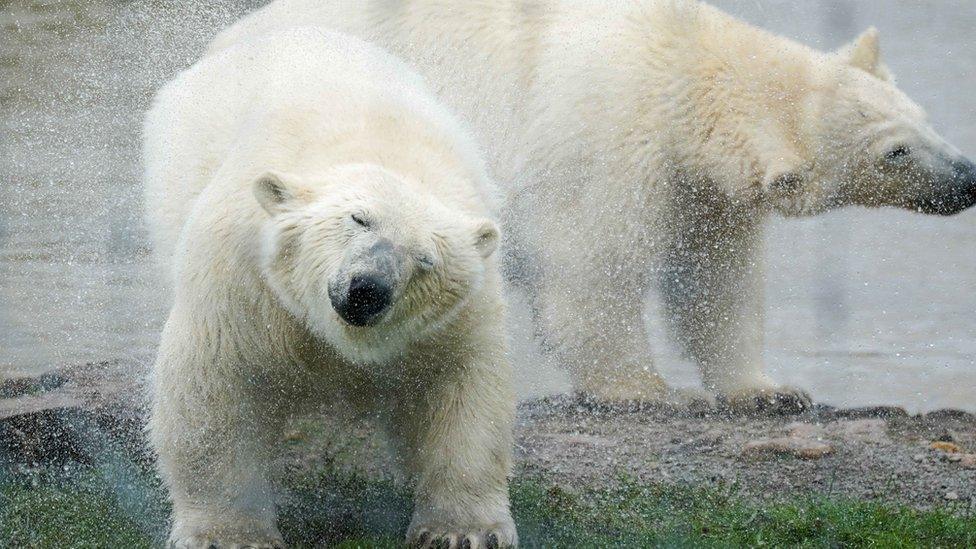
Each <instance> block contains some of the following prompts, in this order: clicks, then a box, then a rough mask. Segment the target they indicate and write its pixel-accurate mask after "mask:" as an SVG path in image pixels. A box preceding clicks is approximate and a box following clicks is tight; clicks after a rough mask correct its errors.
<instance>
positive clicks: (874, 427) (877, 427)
mask: <svg viewBox="0 0 976 549" xmlns="http://www.w3.org/2000/svg"><path fill="white" fill-rule="evenodd" d="M829 430H830V431H831V432H832V433H834V434H836V435H839V436H841V437H843V438H845V439H847V440H854V441H859V442H875V443H877V442H884V441H885V440H887V439H888V424H887V423H886V422H885V420H883V419H854V420H846V421H838V422H836V423H833V424H831V425H830V426H829Z"/></svg>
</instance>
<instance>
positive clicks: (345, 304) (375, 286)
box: [329, 273, 393, 326]
mask: <svg viewBox="0 0 976 549" xmlns="http://www.w3.org/2000/svg"><path fill="white" fill-rule="evenodd" d="M333 288H334V286H333V287H331V288H330V289H329V299H330V300H331V301H332V307H333V308H334V309H335V310H336V312H337V313H339V316H340V317H342V319H343V320H345V321H346V322H347V323H349V324H351V325H352V326H373V325H374V324H376V323H377V322H378V321H379V320H380V318H381V317H382V316H383V313H384V312H386V310H387V309H389V308H390V305H391V304H392V303H393V286H392V285H391V284H390V283H389V282H387V281H386V280H385V279H384V277H383V276H382V275H380V274H374V273H366V274H357V275H355V276H353V277H351V278H350V279H349V284H348V285H347V286H346V287H345V288H344V289H342V290H334V289H333Z"/></svg>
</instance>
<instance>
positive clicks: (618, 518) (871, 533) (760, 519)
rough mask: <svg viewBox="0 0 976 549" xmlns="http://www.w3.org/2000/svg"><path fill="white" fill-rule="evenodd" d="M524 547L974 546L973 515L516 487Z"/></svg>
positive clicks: (731, 492)
mask: <svg viewBox="0 0 976 549" xmlns="http://www.w3.org/2000/svg"><path fill="white" fill-rule="evenodd" d="M513 507H514V509H515V514H516V522H517V523H518V525H519V531H520V535H521V536H522V538H523V539H524V540H525V542H526V543H525V544H524V545H525V546H526V547H542V546H546V547H553V546H560V547H620V546H645V547H646V546H659V547H660V546H664V547H703V546H710V547H725V546H750V547H756V546H773V547H782V546H790V547H837V546H853V547H974V546H976V519H974V518H972V517H961V516H958V515H954V514H952V513H950V512H948V511H946V510H935V511H917V510H914V509H909V508H905V507H896V506H889V505H882V504H879V503H871V502H863V501H854V500H845V499H828V498H825V497H813V496H806V497H800V498H795V499H792V500H790V501H786V502H777V503H767V504H759V503H755V502H748V501H745V500H743V499H741V498H740V497H738V496H737V495H736V491H735V489H734V487H723V488H708V489H704V488H691V487H681V486H673V485H671V486H665V485H641V484H638V483H636V482H633V481H626V480H624V481H623V482H621V484H620V486H619V487H617V488H614V489H612V490H608V491H601V492H594V491H587V492H584V493H582V494H580V495H573V494H568V493H566V492H565V491H563V490H561V489H559V488H558V487H547V486H546V485H545V484H543V483H540V482H535V481H526V482H519V483H516V484H515V485H514V487H513Z"/></svg>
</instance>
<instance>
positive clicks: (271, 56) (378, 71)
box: [143, 28, 493, 265]
mask: <svg viewBox="0 0 976 549" xmlns="http://www.w3.org/2000/svg"><path fill="white" fill-rule="evenodd" d="M411 115H412V116H413V117H414V118H416V119H418V120H423V121H425V123H427V124H428V125H432V126H438V125H439V126H440V127H439V128H438V127H433V128H431V131H432V132H433V133H439V134H441V135H447V136H451V139H449V140H445V141H446V142H447V141H449V142H451V143H452V146H454V147H455V149H456V150H455V152H460V153H461V154H462V155H463V156H465V157H466V158H468V159H470V160H471V162H472V163H473V164H475V165H477V164H480V158H479V155H478V152H477V147H475V146H474V144H473V143H468V142H466V141H465V140H464V139H461V140H458V139H457V137H456V136H459V135H460V136H464V135H466V132H463V131H459V129H458V128H456V127H455V126H454V125H455V122H454V120H453V118H452V117H451V116H450V115H449V114H448V113H447V112H446V111H444V110H443V108H442V107H441V106H440V105H439V104H438V103H437V102H436V101H435V100H433V99H432V95H431V94H430V93H429V92H428V91H427V89H426V88H425V85H424V83H423V81H422V79H421V78H420V77H419V76H417V75H416V74H415V73H414V72H412V71H411V70H409V69H408V68H406V66H405V65H404V64H402V63H401V62H399V61H398V60H397V59H395V58H394V57H392V56H391V55H389V54H387V53H385V52H384V51H382V50H380V49H378V48H376V47H373V46H370V45H369V44H367V43H365V42H362V41H360V40H358V39H355V38H352V37H349V36H346V35H342V34H339V33H334V32H330V31H326V30H323V29H315V28H293V29H288V30H286V31H283V32H276V33H272V34H269V35H267V36H262V37H258V38H256V39H254V40H250V41H244V42H242V43H240V44H238V45H236V46H234V47H231V48H228V49H226V50H225V51H222V52H221V53H220V54H218V55H214V56H209V57H207V58H205V59H202V60H201V61H199V62H198V63H197V64H195V65H194V66H192V67H191V68H189V69H187V70H186V71H184V72H183V73H181V74H180V75H178V76H177V77H176V78H175V79H174V80H172V81H171V82H169V83H168V84H167V85H166V86H165V87H163V88H162V90H160V92H159V93H158V95H157V96H156V99H155V100H154V102H153V105H152V108H151V109H150V111H149V112H148V114H147V115H146V120H145V125H144V135H145V145H144V150H143V155H144V163H145V190H144V193H145V194H144V206H145V211H146V218H147V221H148V225H149V229H150V233H151V237H152V239H153V243H154V247H155V251H156V255H157V259H159V260H160V262H161V263H162V264H163V265H168V264H169V263H170V261H171V259H172V256H173V253H174V251H175V248H176V244H177V241H178V239H179V235H180V232H181V230H182V228H183V226H184V224H185V223H186V220H187V217H188V216H189V214H190V212H191V210H192V208H193V204H194V202H195V201H196V199H197V197H198V196H199V195H200V193H201V192H202V191H203V190H204V189H205V188H206V187H207V186H208V184H210V183H211V182H212V181H213V180H214V177H215V176H216V175H217V174H218V172H219V171H220V170H221V169H222V167H225V164H228V163H234V164H235V165H234V166H232V168H233V169H234V170H236V171H237V172H238V173H246V172H249V171H254V172H259V171H261V170H266V169H268V168H269V166H268V164H272V165H273V164H277V163H284V164H288V165H295V164H296V163H297V162H299V161H301V160H307V159H303V158H302V157H303V156H310V153H309V152H308V151H303V150H301V147H299V146H297V145H296V143H297V142H298V141H299V140H300V136H299V135H298V134H305V135H304V138H309V135H310V132H318V133H317V134H315V135H323V136H327V135H328V134H329V127H330V126H331V127H337V126H343V125H344V126H347V127H348V126H356V125H357V124H361V122H360V121H362V120H367V119H368V120H376V119H378V118H382V117H384V116H385V117H387V118H390V119H396V118H400V117H408V116H411ZM318 156H321V154H319V155H318ZM250 175H251V176H256V175H258V173H252V174H250ZM247 183H249V181H247V180H245V179H243V178H242V179H241V181H240V184H242V185H243V184H247ZM479 183H481V182H479ZM484 183H486V185H487V182H484ZM475 192H476V194H479V195H484V197H485V198H489V197H491V196H492V195H493V191H492V189H490V188H488V187H487V186H486V188H483V189H476V190H475Z"/></svg>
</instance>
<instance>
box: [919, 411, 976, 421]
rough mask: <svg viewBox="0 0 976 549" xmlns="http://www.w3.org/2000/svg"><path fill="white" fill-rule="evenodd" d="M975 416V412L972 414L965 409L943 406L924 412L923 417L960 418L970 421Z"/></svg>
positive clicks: (934, 418) (940, 419) (939, 418)
mask: <svg viewBox="0 0 976 549" xmlns="http://www.w3.org/2000/svg"><path fill="white" fill-rule="evenodd" d="M974 418H976V414H972V413H970V412H967V411H965V410H956V409H953V408H943V409H941V410H933V411H931V412H929V413H927V414H925V419H929V420H933V421H944V420H947V419H962V420H967V421H972V420H973V419H974Z"/></svg>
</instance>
